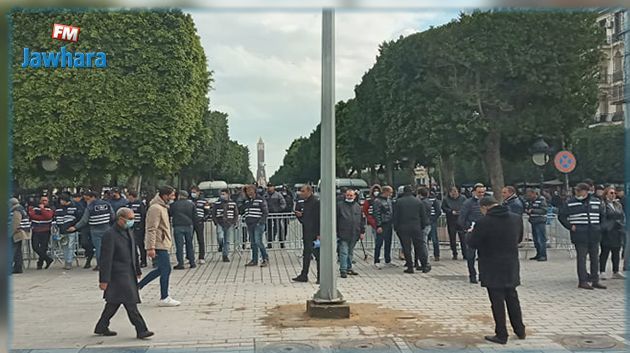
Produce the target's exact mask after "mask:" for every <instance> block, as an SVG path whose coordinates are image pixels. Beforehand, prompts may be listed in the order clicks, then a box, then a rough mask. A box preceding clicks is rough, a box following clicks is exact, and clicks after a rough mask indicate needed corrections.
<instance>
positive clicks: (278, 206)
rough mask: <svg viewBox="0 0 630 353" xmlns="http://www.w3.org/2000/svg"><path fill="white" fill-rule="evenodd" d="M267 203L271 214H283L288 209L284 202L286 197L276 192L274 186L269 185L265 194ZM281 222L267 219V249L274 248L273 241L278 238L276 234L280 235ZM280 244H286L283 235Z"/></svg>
mask: <svg viewBox="0 0 630 353" xmlns="http://www.w3.org/2000/svg"><path fill="white" fill-rule="evenodd" d="M265 201H266V202H267V207H268V208H269V213H271V214H273V213H281V212H282V210H284V209H285V208H286V207H287V203H286V201H285V200H284V197H282V195H281V194H280V193H279V192H277V191H276V188H275V187H274V186H273V185H272V184H267V193H266V194H265ZM279 225H280V222H279V219H277V218H275V219H274V218H268V219H267V248H268V249H271V248H272V247H273V245H272V244H273V241H274V240H275V238H276V234H278V228H279ZM279 240H280V242H281V243H284V239H282V233H281V234H280V239H279Z"/></svg>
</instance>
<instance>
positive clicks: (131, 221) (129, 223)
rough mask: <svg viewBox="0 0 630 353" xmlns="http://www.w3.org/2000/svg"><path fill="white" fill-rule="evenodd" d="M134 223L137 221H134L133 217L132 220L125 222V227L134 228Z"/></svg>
mask: <svg viewBox="0 0 630 353" xmlns="http://www.w3.org/2000/svg"><path fill="white" fill-rule="evenodd" d="M134 223H135V222H134V220H133V219H132V220H127V221H126V222H125V228H126V229H131V228H133V224H134Z"/></svg>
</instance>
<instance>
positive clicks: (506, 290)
mask: <svg viewBox="0 0 630 353" xmlns="http://www.w3.org/2000/svg"><path fill="white" fill-rule="evenodd" d="M479 207H480V210H481V213H482V214H484V215H485V216H484V217H482V218H480V219H479V220H478V221H477V223H476V224H475V228H474V230H473V231H472V234H471V236H470V238H469V239H468V246H469V247H471V248H474V249H477V250H478V251H479V280H480V281H481V286H482V287H486V289H487V290H488V297H489V298H490V303H491V305H492V316H493V317H494V324H495V329H494V332H495V335H494V336H485V339H486V340H487V341H490V342H494V343H499V344H506V343H507V340H508V332H507V328H506V325H505V307H506V305H507V311H508V315H509V316H510V323H511V324H512V329H514V333H515V334H516V336H517V337H518V338H519V339H525V325H524V324H523V315H522V313H521V304H520V302H519V299H518V293H517V292H516V287H518V286H519V285H520V284H521V280H520V273H519V272H520V270H519V262H518V244H519V243H520V242H521V241H522V240H523V221H522V220H521V217H520V216H518V215H516V214H514V213H512V212H510V211H509V210H508V207H507V206H500V205H499V202H498V201H497V200H496V199H495V198H494V197H484V198H482V199H481V200H480V201H479Z"/></svg>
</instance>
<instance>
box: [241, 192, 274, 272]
mask: <svg viewBox="0 0 630 353" xmlns="http://www.w3.org/2000/svg"><path fill="white" fill-rule="evenodd" d="M245 190H246V193H247V200H246V201H245V203H244V205H243V207H244V209H245V216H244V217H245V224H247V232H248V233H249V241H250V243H251V247H252V260H251V261H250V262H248V263H247V264H246V265H245V266H257V265H258V252H259V251H260V255H261V257H262V262H261V263H260V267H267V266H268V265H269V255H268V254H267V250H265V245H264V244H263V233H264V232H265V224H266V223H267V217H268V216H269V209H268V208H267V202H265V200H264V199H263V198H262V197H261V196H259V195H258V194H256V188H255V187H254V186H253V185H247V187H246V189H245ZM267 231H269V230H267Z"/></svg>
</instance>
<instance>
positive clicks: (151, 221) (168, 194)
mask: <svg viewBox="0 0 630 353" xmlns="http://www.w3.org/2000/svg"><path fill="white" fill-rule="evenodd" d="M174 199H175V189H173V188H172V187H170V186H162V187H161V188H160V189H159V191H158V194H157V195H155V197H154V198H153V200H151V202H150V203H149V209H148V210H147V219H146V232H145V240H144V242H145V248H146V249H147V256H149V257H150V258H151V259H153V261H154V262H157V268H155V269H153V271H151V272H149V274H147V275H146V276H145V277H144V278H143V279H142V280H141V281H140V283H138V289H142V288H144V287H145V286H146V285H147V284H149V283H150V282H151V281H153V280H154V279H156V278H158V277H160V302H159V304H158V305H159V306H178V305H180V304H181V303H180V302H178V301H177V300H175V299H173V298H171V297H170V296H169V295H168V282H169V277H170V275H171V261H170V255H169V253H168V251H169V249H170V248H171V247H172V246H173V240H172V236H171V221H170V219H169V215H168V208H169V206H168V205H169V204H170V203H172V202H173V200H174Z"/></svg>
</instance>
